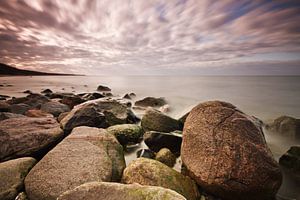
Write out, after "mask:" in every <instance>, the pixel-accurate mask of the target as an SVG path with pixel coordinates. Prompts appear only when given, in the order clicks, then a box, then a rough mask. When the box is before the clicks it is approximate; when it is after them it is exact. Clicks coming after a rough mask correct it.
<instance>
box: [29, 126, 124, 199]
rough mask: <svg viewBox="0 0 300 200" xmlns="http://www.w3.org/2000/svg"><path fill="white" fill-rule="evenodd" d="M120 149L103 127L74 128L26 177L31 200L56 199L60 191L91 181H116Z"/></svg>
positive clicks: (121, 159)
mask: <svg viewBox="0 0 300 200" xmlns="http://www.w3.org/2000/svg"><path fill="white" fill-rule="evenodd" d="M124 168H125V160H124V155H123V148H122V146H121V145H120V144H119V143H118V141H117V140H116V138H115V137H114V136H113V135H111V134H109V133H107V132H106V130H105V129H98V128H93V127H84V126H83V127H76V128H75V129H73V131H72V133H71V134H70V135H69V136H67V137H66V138H65V139H64V140H63V141H62V142H60V143H59V144H58V145H57V146H56V147H54V148H53V149H52V150H51V151H50V152H48V153H47V154H46V155H45V156H44V157H43V158H42V160H41V161H39V162H38V164H37V165H35V166H34V168H33V169H32V170H31V171H30V172H29V174H28V175H27V177H26V178H25V189H26V194H27V196H28V197H29V199H30V200H40V199H43V200H55V199H56V198H57V197H58V196H59V195H60V194H61V193H63V192H65V191H67V190H70V189H73V188H74V187H76V186H79V185H81V184H83V183H86V182H91V181H100V182H102V181H104V182H110V181H119V180H120V178H121V176H122V172H123V169H124Z"/></svg>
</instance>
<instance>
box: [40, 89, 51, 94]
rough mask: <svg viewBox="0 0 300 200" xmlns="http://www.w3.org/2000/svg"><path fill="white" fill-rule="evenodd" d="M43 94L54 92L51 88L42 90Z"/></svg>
mask: <svg viewBox="0 0 300 200" xmlns="http://www.w3.org/2000/svg"><path fill="white" fill-rule="evenodd" d="M41 93H42V94H50V93H53V92H52V90H50V89H45V90H43V91H41Z"/></svg>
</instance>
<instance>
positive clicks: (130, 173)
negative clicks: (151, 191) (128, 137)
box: [122, 158, 200, 200]
mask: <svg viewBox="0 0 300 200" xmlns="http://www.w3.org/2000/svg"><path fill="white" fill-rule="evenodd" d="M122 182H123V183H126V184H132V183H138V184H141V185H151V186H159V187H164V188H168V189H171V190H174V191H176V192H178V193H179V194H181V195H183V196H184V197H185V198H186V199H188V200H196V199H198V198H199V196H200V194H199V191H198V188H197V185H196V184H195V182H194V181H193V180H192V179H190V178H189V177H187V176H184V175H182V174H180V173H179V172H177V171H175V170H174V169H172V168H170V167H168V166H167V165H165V164H162V163H161V162H158V161H156V160H152V159H148V158H138V159H136V160H134V161H132V162H131V163H130V164H129V165H128V167H126V168H125V170H124V173H123V177H122Z"/></svg>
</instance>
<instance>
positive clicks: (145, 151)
mask: <svg viewBox="0 0 300 200" xmlns="http://www.w3.org/2000/svg"><path fill="white" fill-rule="evenodd" d="M136 157H137V158H140V157H143V158H155V152H153V151H151V150H150V149H140V150H138V151H137V152H136Z"/></svg>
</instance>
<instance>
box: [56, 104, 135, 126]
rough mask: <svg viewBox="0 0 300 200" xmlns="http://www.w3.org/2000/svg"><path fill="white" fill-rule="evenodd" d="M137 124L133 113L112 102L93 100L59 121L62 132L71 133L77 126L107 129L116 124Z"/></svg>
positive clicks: (77, 107)
mask: <svg viewBox="0 0 300 200" xmlns="http://www.w3.org/2000/svg"><path fill="white" fill-rule="evenodd" d="M135 122H137V118H136V116H135V115H134V114H133V112H132V111H131V110H130V109H128V108H127V107H126V106H124V105H123V104H121V103H119V102H117V101H114V100H101V99H100V100H93V101H88V102H85V103H83V104H80V105H78V106H76V107H75V108H74V109H73V110H72V111H71V112H70V113H69V114H68V115H67V116H65V117H64V118H63V119H62V120H61V122H60V123H61V126H62V127H63V129H64V130H66V131H67V132H68V131H71V130H72V129H73V128H74V127H77V126H91V127H98V128H107V127H109V126H112V125H116V124H126V123H135Z"/></svg>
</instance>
